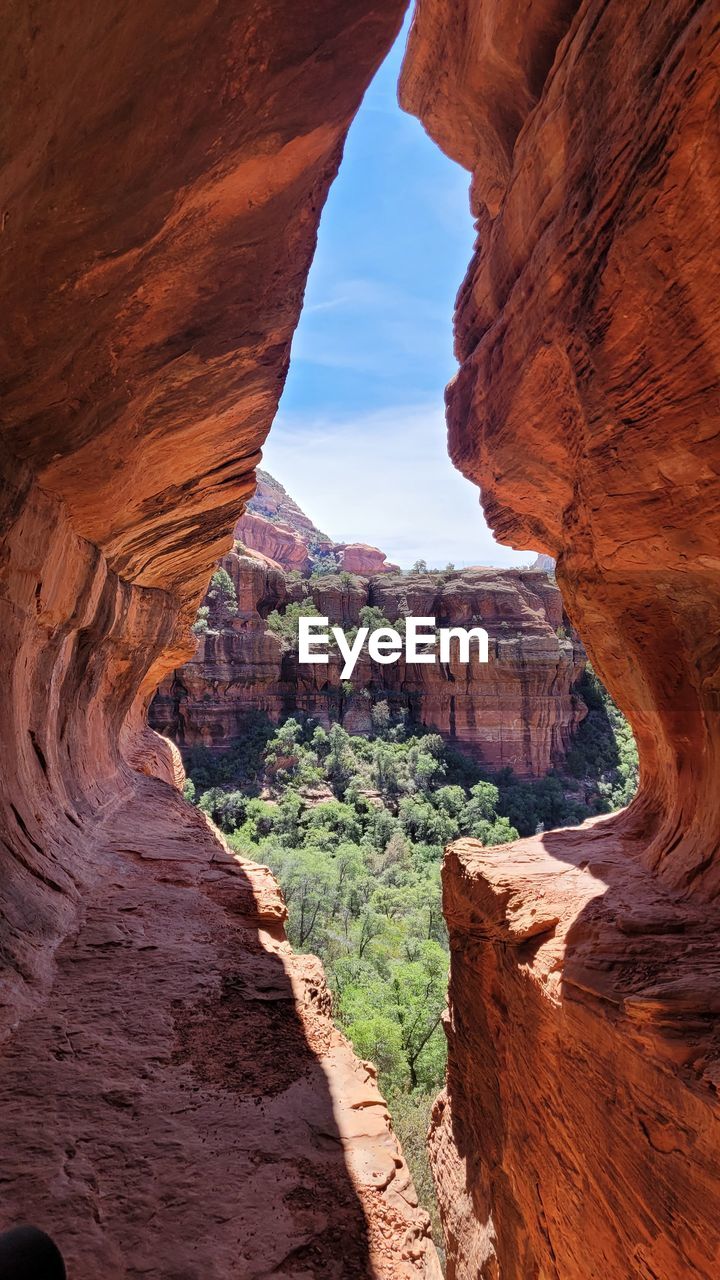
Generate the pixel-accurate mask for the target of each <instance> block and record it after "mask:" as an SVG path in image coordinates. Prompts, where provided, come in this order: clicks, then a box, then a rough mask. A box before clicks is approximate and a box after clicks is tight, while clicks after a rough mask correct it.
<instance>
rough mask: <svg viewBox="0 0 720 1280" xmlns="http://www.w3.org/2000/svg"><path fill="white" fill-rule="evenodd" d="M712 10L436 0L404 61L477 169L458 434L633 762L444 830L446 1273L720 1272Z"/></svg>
mask: <svg viewBox="0 0 720 1280" xmlns="http://www.w3.org/2000/svg"><path fill="white" fill-rule="evenodd" d="M719 16H720V15H719V14H718V7H717V4H716V3H714V2H709V3H707V2H706V3H694V2H692V0H660V2H657V0H639V3H633V4H625V3H623V2H622V0H610V2H609V3H600V2H599V0H598V2H595V0H590V2H589V3H585V4H581V5H576V4H574V3H569V4H564V3H562V2H561V0H558V3H553V2H548V3H543V2H540V0H539V2H538V3H533V4H531V5H530V6H526V7H525V8H524V9H523V10H522V11H520V9H518V8H517V6H511V5H507V4H499V5H498V4H495V5H493V4H490V3H487V2H486V0H463V2H461V3H459V4H457V5H455V6H453V9H452V14H450V13H449V11H448V6H447V5H446V4H444V3H443V2H442V0H420V3H419V6H418V13H417V17H416V21H415V26H414V31H413V36H412V39H411V44H410V49H409V54H408V58H407V61H406V65H405V70H404V75H403V95H404V101H405V104H406V105H407V106H408V107H409V108H410V109H412V110H415V111H417V112H418V113H419V114H420V116H421V117H422V118H423V120H424V121H425V123H426V125H427V127H428V130H429V131H430V133H431V134H432V135H433V136H434V137H435V138H436V139H437V140H438V141H439V142H440V144H441V145H442V146H443V147H444V148H445V149H446V150H447V151H448V152H449V153H450V154H451V155H453V156H455V157H456V158H457V159H458V160H459V161H460V162H461V163H463V164H465V166H466V167H467V168H468V169H469V170H470V171H471V172H472V175H473V193H474V207H475V212H476V215H477V219H478V223H477V225H478V240H477V246H476V250H475V255H474V257H473V260H472V263H471V265H470V269H469V272H468V275H467V278H466V281H465V283H464V285H463V287H462V290H461V293H460V295H459V299H458V307H457V313H456V347H457V353H458V356H459V359H460V362H461V368H460V372H459V374H458V376H457V377H456V379H455V380H454V382H453V383H452V384H451V387H450V388H449V392H448V421H449V429H450V449H451V454H452V456H453V458H454V460H455V462H456V464H457V465H458V466H459V467H460V469H461V470H462V471H463V472H464V473H465V474H466V475H468V476H469V477H470V478H471V479H473V480H475V481H476V482H477V483H478V484H479V485H480V487H481V490H482V502H483V506H484V510H485V513H486V516H487V517H488V520H489V521H490V524H491V525H492V527H493V529H494V530H495V532H496V534H497V535H498V536H499V537H500V538H501V539H502V540H503V541H507V542H510V543H511V544H514V545H517V546H528V545H532V546H535V547H538V548H540V549H541V550H542V551H543V552H544V553H545V554H547V555H551V556H553V557H554V558H555V559H556V560H557V576H558V582H559V583H560V585H561V587H562V590H563V595H564V598H565V600H566V602H567V605H568V610H569V613H570V616H571V618H572V620H573V622H574V623H575V625H576V626H577V628H578V630H579V631H580V634H581V635H582V637H583V640H584V642H585V644H586V647H587V649H588V651H589V653H590V656H591V658H592V661H593V664H594V666H595V667H596V669H597V671H598V672H599V674H600V675H601V677H602V679H603V681H604V682H605V683H606V684H607V685H608V687H609V689H610V691H611V692H612V694H613V696H614V697H615V698H616V699H617V701H618V703H619V704H620V706H621V707H622V708H623V710H624V711H625V712H626V714H627V715H628V717H629V719H630V721H631V723H632V726H633V729H634V731H635V735H636V738H637V741H638V746H639V751H640V766H641V784H640V791H639V796H638V799H637V801H636V802H635V803H634V804H633V805H632V806H631V807H630V808H629V809H628V810H627V811H625V812H624V813H623V814H621V815H619V816H618V817H617V818H616V819H613V820H611V821H606V822H603V823H602V824H601V825H600V826H598V827H593V828H591V829H588V830H585V829H583V830H579V831H578V832H576V833H572V834H571V833H566V834H564V835H562V836H556V835H552V836H551V835H548V836H545V837H543V839H542V841H541V842H540V844H541V846H542V847H541V848H538V845H537V843H536V844H534V845H533V846H531V847H528V845H527V844H521V845H519V846H516V847H514V848H509V849H508V850H507V851H505V852H504V853H497V852H494V853H493V855H492V857H491V856H490V855H487V856H486V855H484V854H482V853H481V852H479V851H477V852H475V853H473V854H472V855H471V854H469V853H468V852H467V851H466V850H464V849H461V850H459V851H456V852H454V853H453V852H451V853H450V855H449V862H448V867H447V870H446V880H445V892H446V897H447V900H448V911H449V925H450V936H451V946H452V954H453V967H452V980H451V993H452V998H451V1021H450V1071H449V1101H448V1102H447V1104H442V1105H441V1107H440V1109H439V1110H438V1112H437V1113H436V1122H435V1136H434V1153H435V1155H434V1158H435V1168H436V1172H437V1173H438V1176H439V1180H440V1195H441V1204H442V1207H443V1213H444V1215H445V1221H446V1223H447V1225H448V1228H449V1231H450V1242H449V1244H450V1263H449V1267H450V1274H451V1275H453V1276H455V1277H457V1280H470V1277H472V1278H473V1280H475V1278H476V1277H477V1275H478V1274H480V1275H483V1276H488V1277H496V1276H501V1277H502V1278H503V1280H508V1278H509V1277H512V1278H513V1280H514V1278H517V1280H526V1278H527V1277H528V1276H543V1277H545V1276H558V1277H562V1278H563V1280H568V1278H570V1280H575V1278H577V1280H581V1278H582V1280H588V1277H595V1276H597V1277H601V1276H602V1277H612V1280H627V1277H628V1276H642V1277H648V1280H649V1278H650V1277H652V1278H653V1280H679V1277H685V1276H700V1277H707V1278H708V1280H709V1277H710V1276H713V1275H715V1274H716V1273H717V1271H718V1259H719V1257H720V1232H719V1231H718V1214H717V1203H716V1200H717V1188H718V1182H719V1174H720V1170H719V1169H718V1165H717V1159H716V1146H717V1117H718V1106H717V1097H716V1090H715V1084H714V1080H715V1078H716V1073H717V1070H718V1067H717V1053H718V1022H717V1014H718V1010H717V1005H716V1000H715V997H714V995H713V994H712V992H713V987H714V984H715V976H714V966H715V962H714V960H713V958H712V957H713V954H714V949H715V946H716V943H715V931H716V922H715V919H714V917H715V915H716V908H715V906H714V902H715V900H716V898H717V893H718V888H719V887H720V858H719V857H718V849H719V847H720V788H718V764H717V760H718V742H719V741H720V723H719V703H718V683H719V681H720V646H719V643H718V633H719V631H720V589H719V584H720V573H719V571H720V559H718V552H717V548H718V544H719V534H720V516H719V514H718V512H719V511H720V506H719V503H718V497H719V496H720V482H719V479H718V477H719V476H720V418H719V414H718V390H719V387H718V368H719V367H720V364H719V361H718V347H719V345H720V323H719V321H720V307H719V303H718V298H719V297H720V291H719V289H718V283H719V282H718V270H719V264H720V254H719V253H718V247H719V246H718V220H717V217H716V213H715V210H716V205H717V199H718V191H719V190H720V137H719V134H718V120H719V118H720V117H719V116H718V110H717V108H718V99H719V97H720V77H719V74H718V73H719V68H720V23H719V21H718V19H719ZM603 886H607V887H606V889H603ZM623 921H625V922H626V924H623ZM518 922H520V923H518ZM708 939H709V940H710V941H709V943H707V940H708Z"/></svg>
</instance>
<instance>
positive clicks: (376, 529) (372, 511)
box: [263, 405, 533, 568]
mask: <svg viewBox="0 0 720 1280" xmlns="http://www.w3.org/2000/svg"><path fill="white" fill-rule="evenodd" d="M263 466H264V467H265V468H266V469H267V470H268V471H270V472H271V473H272V475H274V476H275V477H276V478H277V479H278V480H279V481H280V482H281V483H282V484H284V485H285V487H286V489H287V490H288V492H289V493H290V494H291V495H292V497H293V498H294V499H295V501H296V502H298V503H299V504H300V506H301V507H302V508H303V509H304V510H305V511H306V512H307V514H308V515H309V516H310V517H311V519H313V520H314V521H315V523H316V524H317V525H318V526H319V527H320V528H321V529H323V530H324V531H325V532H326V533H328V534H329V535H330V536H331V537H332V538H334V539H335V540H336V541H338V542H369V543H372V544H373V545H375V546H378V547H381V548H382V550H383V551H384V552H385V553H386V555H387V556H388V558H389V559H390V560H394V561H396V562H397V563H398V564H400V565H402V567H403V568H407V567H409V566H410V565H411V564H412V563H413V562H414V561H415V560H418V559H422V560H427V562H428V564H429V565H440V566H442V565H444V564H446V563H447V562H448V561H452V562H453V563H454V564H456V565H458V566H459V565H463V564H491V565H502V566H509V565H517V564H523V563H524V564H527V563H528V561H529V560H530V559H531V558H532V555H533V553H532V552H527V551H525V552H522V551H520V552H518V551H512V550H511V549H510V548H508V547H503V546H501V545H500V544H499V543H497V542H495V540H494V538H493V536H492V534H491V533H490V530H489V529H488V527H487V525H486V523H485V520H484V518H483V515H482V510H481V508H480V505H479V494H478V490H477V489H476V488H475V486H474V485H472V484H470V482H469V481H467V480H466V479H465V478H464V477H463V476H461V475H460V473H459V472H458V471H456V470H455V468H454V467H453V466H452V463H451V462H450V459H449V458H448V455H447V452H446V430H445V421H444V415H443V411H442V408H440V407H437V406H434V405H433V406H428V405H405V406H400V407H398V408H393V409H382V410H379V411H375V412H370V413H366V414H359V415H356V416H355V417H353V418H348V417H344V418H342V420H339V421H337V422H330V421H329V420H327V419H323V418H321V417H318V416H313V415H312V414H300V413H283V412H282V410H281V412H280V414H279V415H278V419H277V421H276V423H275V425H274V426H273V428H272V431H271V432H270V437H269V439H268V442H267V444H266V446H265V450H264V460H263Z"/></svg>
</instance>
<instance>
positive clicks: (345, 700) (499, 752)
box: [150, 553, 585, 777]
mask: <svg viewBox="0 0 720 1280" xmlns="http://www.w3.org/2000/svg"><path fill="white" fill-rule="evenodd" d="M222 565H223V567H224V568H225V569H226V571H227V572H228V573H229V574H230V576H231V578H232V580H233V583H234V586H235V590H236V595H237V599H238V612H237V615H236V616H235V617H233V618H231V619H229V620H228V621H227V622H226V624H225V625H224V626H223V627H222V628H221V629H219V630H213V631H210V632H208V633H206V634H205V635H201V636H200V637H199V642H198V651H197V653H196V654H195V656H194V658H193V659H192V660H191V661H190V662H187V663H185V664H184V666H182V667H180V668H178V669H177V670H175V671H174V672H173V673H172V675H170V676H168V677H167V678H166V679H165V680H164V681H163V683H162V685H161V686H160V689H159V691H158V693H157V695H156V698H155V700H154V702H153V704H152V708H151V713H150V715H151V723H152V724H153V725H154V726H155V728H157V729H158V730H159V731H160V732H161V733H163V734H167V735H168V736H169V737H171V738H172V739H173V740H174V741H175V742H177V743H178V744H179V745H181V746H182V747H183V748H187V747H191V746H196V745H204V746H207V747H209V748H211V749H213V750H223V749H226V748H228V747H229V746H230V745H231V744H232V743H233V742H234V741H237V739H238V738H240V737H241V736H242V732H243V727H244V724H245V722H246V718H247V712H248V711H249V710H255V711H262V712H265V713H266V714H267V715H268V716H269V717H270V718H271V719H272V720H273V721H275V722H277V721H278V720H279V719H281V718H282V717H283V716H285V715H288V714H291V713H293V712H296V711H300V712H303V713H305V714H306V715H309V716H313V717H315V718H316V719H317V720H318V721H319V722H320V723H321V724H323V725H326V726H327V725H328V724H329V723H330V722H331V721H339V722H340V723H342V724H344V725H345V727H346V728H347V729H348V730H350V731H351V732H353V733H369V732H370V731H371V710H372V705H373V702H376V701H379V700H381V699H386V700H387V701H388V702H389V704H390V706H391V709H392V710H393V711H394V712H395V713H398V712H400V711H405V712H406V713H407V714H408V716H409V719H410V722H411V723H414V724H418V725H424V726H426V727H428V728H433V729H435V730H437V731H438V732H439V733H441V734H443V736H444V737H446V738H447V739H448V740H449V741H450V742H453V743H455V744H457V745H458V746H460V747H462V749H463V750H465V751H470V752H471V753H473V754H474V755H475V756H477V757H478V758H479V759H480V760H481V761H482V762H483V763H484V764H485V765H486V766H487V768H488V769H489V770H498V769H502V768H506V767H508V768H511V769H513V771H514V772H515V773H516V774H517V775H518V776H520V777H527V776H533V775H534V776H540V775H542V774H545V773H547V772H548V770H549V769H550V768H551V767H552V765H553V764H556V763H560V762H561V760H562V758H563V756H564V754H565V752H566V751H567V749H568V747H569V746H570V743H571V741H572V737H573V733H574V730H575V728H576V726H577V724H578V723H579V722H580V720H581V719H582V717H583V716H584V714H585V705H584V703H583V701H582V699H581V698H580V697H579V695H577V694H576V693H575V692H574V691H573V686H574V684H575V682H576V681H577V680H578V679H579V677H580V675H581V674H582V670H583V667H584V653H583V651H582V648H581V647H580V646H579V645H578V644H577V642H576V641H574V640H573V639H572V637H571V636H570V634H569V632H568V631H567V630H566V629H565V627H564V625H563V623H567V619H566V618H565V617H564V614H563V608H562V600H561V596H560V592H559V591H558V589H557V587H556V586H555V584H554V582H553V580H552V579H551V578H549V577H548V576H547V574H544V573H538V572H535V571H526V572H524V571H521V570H507V571H504V572H501V571H499V570H493V569H463V570H462V571H458V572H456V573H454V574H451V575H450V574H444V575H438V574H431V573H423V574H382V575H380V576H378V577H373V578H369V579H365V578H355V579H353V580H351V581H350V582H348V581H347V579H341V578H340V577H337V576H331V575H327V576H324V577H322V578H320V579H313V580H312V581H310V582H308V581H297V580H295V579H294V578H293V577H291V576H287V575H286V574H284V573H282V572H281V571H279V570H278V569H276V568H273V567H272V566H270V565H268V564H267V563H264V562H262V561H258V560H257V559H253V558H252V557H250V556H245V555H238V554H236V553H232V554H231V555H229V556H226V557H225V558H224V559H223V561H222ZM443 579H444V580H443ZM304 599H309V600H310V601H311V604H312V605H313V606H314V607H315V609H316V610H317V611H318V612H319V613H320V614H322V615H323V616H324V617H327V618H329V620H330V625H338V626H341V627H343V628H344V629H345V630H350V629H351V628H353V627H355V626H357V625H358V623H359V621H360V611H361V609H363V607H365V606H367V605H371V606H374V607H375V608H376V609H377V610H378V611H379V613H380V615H381V616H383V617H384V618H386V619H388V620H389V621H390V622H391V623H394V622H396V621H398V619H400V620H402V619H404V617H406V616H407V615H408V614H410V615H413V616H416V617H434V618H435V619H436V621H437V624H438V626H451V627H452V626H459V627H472V626H482V627H485V629H486V630H487V631H488V633H489V636H490V648H491V656H490V662H489V663H488V664H483V663H480V662H479V661H478V656H477V646H476V645H473V646H472V648H471V661H470V662H469V663H468V664H465V663H462V662H460V660H459V654H458V651H457V648H456V647H455V646H453V648H452V650H451V661H450V662H449V663H441V662H440V661H439V660H438V661H436V662H434V663H432V664H418V663H410V662H407V661H406V659H405V655H404V654H402V655H401V657H400V659H399V661H398V662H396V663H393V664H392V665H387V666H384V665H380V664H379V663H375V662H373V661H372V660H371V659H370V657H369V655H368V652H367V648H365V649H364V650H363V651H362V653H361V656H360V658H359V660H358V663H357V665H356V667H355V670H354V671H353V673H352V676H351V679H350V682H349V687H348V682H346V681H343V680H342V678H341V672H342V665H343V661H342V659H341V656H340V654H339V652H338V651H337V649H336V650H335V651H334V652H333V653H331V654H330V661H329V662H328V663H327V664H326V665H322V666H321V665H312V666H310V665H306V664H301V663H300V662H299V661H298V656H297V647H296V646H295V647H294V648H293V647H288V645H287V643H284V642H283V640H282V639H281V637H280V635H278V634H277V633H276V632H274V631H272V630H270V629H269V627H268V625H267V621H266V619H267V616H268V614H269V613H270V611H271V610H280V611H283V610H285V609H286V608H287V606H288V605H290V604H293V603H301V602H302V601H303V600H304Z"/></svg>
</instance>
